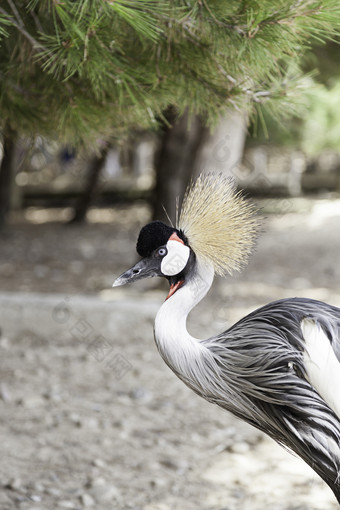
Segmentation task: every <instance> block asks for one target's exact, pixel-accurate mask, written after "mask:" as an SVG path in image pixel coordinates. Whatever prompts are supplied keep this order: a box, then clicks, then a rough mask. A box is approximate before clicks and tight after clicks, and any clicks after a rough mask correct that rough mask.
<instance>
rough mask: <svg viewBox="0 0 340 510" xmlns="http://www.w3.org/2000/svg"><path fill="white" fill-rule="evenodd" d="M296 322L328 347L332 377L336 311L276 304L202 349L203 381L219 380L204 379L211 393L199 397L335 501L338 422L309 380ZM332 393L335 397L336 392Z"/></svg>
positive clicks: (338, 329) (339, 332) (339, 343)
mask: <svg viewBox="0 0 340 510" xmlns="http://www.w3.org/2000/svg"><path fill="white" fill-rule="evenodd" d="M304 320H307V321H310V322H311V323H312V325H313V328H315V330H317V332H318V334H317V335H316V342H318V341H322V342H323V345H324V346H327V343H326V342H329V343H328V347H329V346H331V349H330V351H331V353H332V356H333V368H336V369H337V373H338V374H339V373H340V365H339V361H340V356H339V355H340V309H338V308H335V307H332V306H330V305H326V304H325V303H321V302H319V301H314V300H307V299H302V298H295V299H288V300H280V301H276V302H273V303H270V304H268V305H266V306H265V307H262V308H260V309H258V310H255V311H254V312H252V313H251V314H249V315H248V316H246V317H244V318H243V319H242V320H241V321H239V322H238V323H236V324H235V325H234V326H232V327H231V328H230V329H229V330H227V331H226V332H224V333H222V334H221V335H218V336H217V337H214V338H211V339H208V340H206V341H205V342H204V344H205V345H206V347H207V348H208V349H209V351H210V352H211V353H212V355H213V359H214V363H215V367H214V368H212V369H211V374H213V373H214V374H215V373H216V369H217V371H218V373H219V378H218V379H217V378H216V376H213V375H212V376H211V377H212V378H213V377H214V379H213V387H212V388H211V391H210V393H209V394H206V395H203V394H202V396H204V397H205V398H206V399H207V400H210V401H212V402H214V403H216V404H218V405H219V406H221V407H224V408H225V409H227V410H229V411H230V412H232V413H233V414H235V415H236V416H238V417H240V418H242V419H244V420H246V421H247V422H248V423H250V424H252V425H254V426H255V427H257V428H258V429H260V430H262V431H263V432H265V433H267V434H268V435H269V436H271V437H272V438H273V439H274V440H276V441H277V442H279V443H280V444H282V445H284V446H286V447H287V448H288V449H290V450H292V451H294V452H295V453H297V454H298V455H299V456H300V457H302V458H303V459H304V460H305V462H307V463H308V464H309V465H310V466H311V467H312V468H313V469H314V470H315V471H316V472H317V473H318V474H319V475H320V476H321V477H322V478H323V479H324V480H325V481H326V483H328V484H329V485H330V486H331V488H332V490H333V491H335V492H337V497H338V496H339V498H340V485H339V480H338V474H339V472H340V420H339V417H338V416H337V414H336V412H335V411H334V410H333V409H332V407H331V406H330V405H329V404H328V403H327V401H326V400H325V398H324V397H323V396H322V394H321V392H319V388H317V387H314V385H313V381H310V367H309V366H308V362H307V364H306V339H305V337H304V333H303V327H302V326H301V324H302V322H303V321H304ZM305 333H306V329H305ZM313 334H315V331H314V329H313ZM307 344H308V346H310V342H307ZM314 354H315V353H314ZM314 361H315V360H314ZM335 363H336V364H335ZM216 365H217V367H216ZM337 377H340V376H339V375H337ZM319 380H320V377H319ZM337 380H338V379H337ZM314 382H315V381H314ZM318 384H319V383H318ZM319 386H320V384H319ZM332 388H333V389H334V392H336V393H338V392H339V390H338V388H339V385H336V387H334V386H332Z"/></svg>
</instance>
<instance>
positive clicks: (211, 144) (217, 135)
mask: <svg viewBox="0 0 340 510" xmlns="http://www.w3.org/2000/svg"><path fill="white" fill-rule="evenodd" d="M246 134H247V116H246V114H244V113H242V112H241V113H240V112H238V111H236V110H235V111H230V110H227V111H226V112H225V113H224V114H223V115H222V116H221V118H220V120H219V122H218V123H217V125H216V127H215V128H214V130H213V131H212V132H209V133H208V134H207V136H206V138H205V140H204V142H203V143H202V144H201V146H200V148H199V153H198V162H199V166H200V167H201V169H202V168H203V169H206V170H208V171H214V172H222V173H223V174H225V175H229V176H230V177H233V178H234V179H235V180H236V182H238V183H239V184H240V183H241V181H242V178H243V175H242V170H241V168H240V164H241V163H242V157H243V149H244V144H245V140H246ZM198 170H200V169H198Z"/></svg>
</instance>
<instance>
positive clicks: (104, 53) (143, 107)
mask: <svg viewBox="0 0 340 510" xmlns="http://www.w3.org/2000/svg"><path fill="white" fill-rule="evenodd" d="M339 31H340V5H339V3H338V2H337V1H336V0H324V1H320V0H284V1H283V0H270V1H269V0H260V1H253V0H244V1H239V0H225V1H223V0H199V1H194V0H187V1H185V2H183V1H179V0H177V1H169V0H167V1H164V0H111V1H110V0H106V1H105V0H81V1H77V2H75V1H73V0H31V1H30V2H24V1H22V0H16V1H15V2H14V0H5V1H4V2H2V6H1V7H0V35H1V37H2V40H1V46H0V119H1V124H2V129H4V126H6V125H10V126H11V129H14V130H16V131H18V132H22V133H29V134H32V133H40V134H48V135H50V136H58V137H61V138H63V139H66V140H67V141H68V142H70V140H71V141H72V143H73V144H79V143H83V144H84V145H86V146H88V144H89V143H90V144H91V145H95V144H96V140H98V139H99V138H104V139H107V138H109V137H110V136H115V137H117V136H120V134H121V133H122V132H123V131H125V130H127V129H129V128H131V127H136V126H138V127H148V128H150V127H153V126H156V124H157V120H156V119H157V118H161V116H162V111H163V110H164V109H165V108H166V107H167V106H168V105H169V104H172V105H175V106H176V107H177V108H178V109H179V111H183V110H184V109H185V108H187V107H188V108H189V110H190V111H191V112H195V113H201V114H202V115H204V116H205V117H208V118H209V119H213V118H215V117H216V115H217V114H218V112H219V111H220V109H221V108H225V107H235V108H247V109H248V110H249V111H252V110H254V108H255V109H256V107H257V106H258V105H260V104H266V105H267V106H269V107H270V108H274V107H275V108H276V107H277V108H280V109H281V110H283V111H284V110H286V109H287V107H288V106H289V105H291V103H292V101H291V97H290V95H291V92H292V91H294V89H295V88H296V83H297V81H296V80H298V78H299V76H300V74H301V73H299V61H300V57H301V55H302V53H303V51H304V50H305V49H306V48H307V47H308V45H309V44H310V42H311V41H312V40H315V39H318V40H325V39H327V38H332V37H333V36H335V35H336V34H338V33H339ZM292 78H293V80H292Z"/></svg>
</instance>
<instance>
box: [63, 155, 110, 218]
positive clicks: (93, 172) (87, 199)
mask: <svg viewBox="0 0 340 510" xmlns="http://www.w3.org/2000/svg"><path fill="white" fill-rule="evenodd" d="M107 153H108V147H106V148H105V149H103V150H102V151H101V153H100V154H99V155H97V154H96V155H94V156H93V157H92V158H91V159H90V161H89V165H88V172H87V178H86V182H85V188H84V191H83V192H82V193H81V194H80V196H79V198H78V199H77V201H76V204H75V207H74V215H73V217H72V219H71V220H70V223H82V222H84V221H85V220H86V213H87V211H88V209H89V207H90V205H91V203H92V202H93V199H94V196H95V194H96V192H97V191H98V182H99V177H100V174H101V171H102V169H103V167H104V163H105V160H106V156H107Z"/></svg>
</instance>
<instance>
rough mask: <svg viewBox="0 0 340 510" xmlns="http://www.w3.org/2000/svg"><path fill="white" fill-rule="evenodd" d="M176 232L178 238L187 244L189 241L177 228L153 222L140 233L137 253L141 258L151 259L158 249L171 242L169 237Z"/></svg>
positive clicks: (160, 222)
mask: <svg viewBox="0 0 340 510" xmlns="http://www.w3.org/2000/svg"><path fill="white" fill-rule="evenodd" d="M174 232H176V234H177V235H178V237H179V238H180V239H182V240H183V241H184V242H185V243H186V244H187V239H186V237H185V236H184V234H183V232H181V231H180V230H178V229H177V228H175V227H169V226H168V225H166V224H165V223H163V222H162V221H158V220H157V221H152V222H151V223H148V224H147V225H145V227H143V228H142V230H141V231H140V233H139V236H138V240H137V246H136V249H137V253H138V254H139V255H140V256H141V257H150V255H151V253H152V252H153V251H154V250H155V249H156V248H158V247H159V246H163V245H164V244H166V243H167V242H168V240H169V237H170V236H171V235H172V234H173V233H174Z"/></svg>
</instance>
